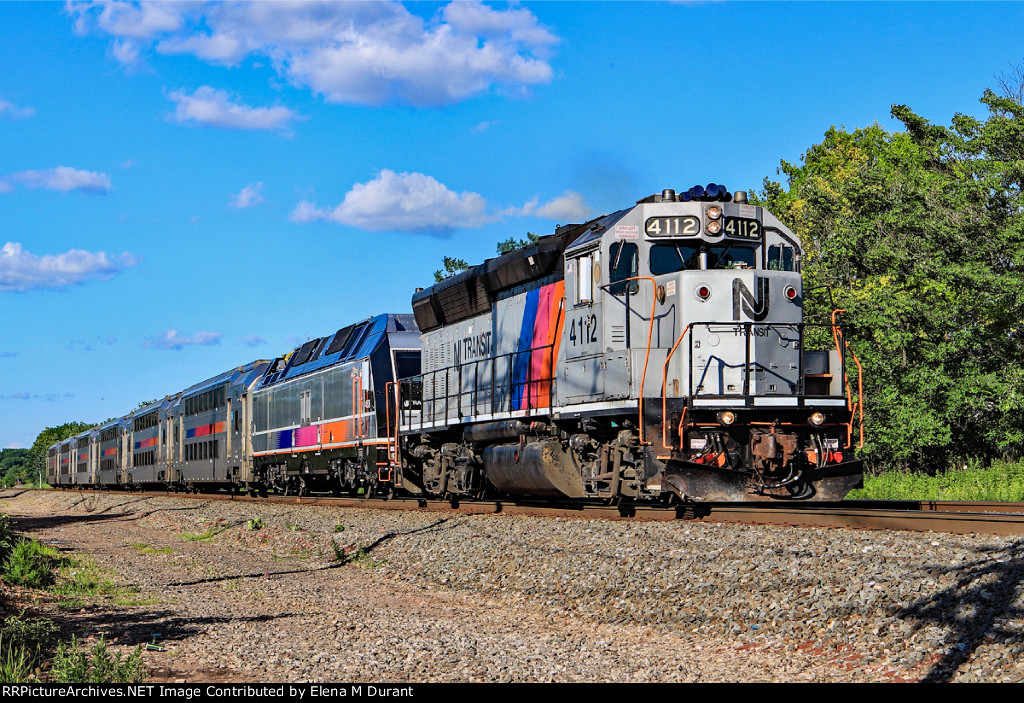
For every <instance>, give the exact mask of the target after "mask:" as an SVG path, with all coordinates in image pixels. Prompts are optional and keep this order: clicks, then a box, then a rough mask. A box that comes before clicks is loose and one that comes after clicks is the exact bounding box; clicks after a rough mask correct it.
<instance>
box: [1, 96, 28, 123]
mask: <svg viewBox="0 0 1024 703" xmlns="http://www.w3.org/2000/svg"><path fill="white" fill-rule="evenodd" d="M34 114H36V111H35V110H33V109H32V108H30V107H18V106H17V105H15V104H14V103H9V102H7V101H6V100H0V119H5V120H20V119H22V118H23V117H31V116H32V115H34Z"/></svg>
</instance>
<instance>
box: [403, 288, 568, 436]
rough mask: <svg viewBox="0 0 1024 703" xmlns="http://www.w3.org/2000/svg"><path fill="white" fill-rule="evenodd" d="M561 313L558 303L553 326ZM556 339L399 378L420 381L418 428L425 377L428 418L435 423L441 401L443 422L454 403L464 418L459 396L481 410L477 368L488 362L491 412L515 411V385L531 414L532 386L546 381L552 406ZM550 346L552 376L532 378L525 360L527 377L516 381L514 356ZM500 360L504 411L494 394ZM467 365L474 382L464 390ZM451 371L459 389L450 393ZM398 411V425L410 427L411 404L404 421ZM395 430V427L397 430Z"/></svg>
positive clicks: (534, 392)
mask: <svg viewBox="0 0 1024 703" xmlns="http://www.w3.org/2000/svg"><path fill="white" fill-rule="evenodd" d="M561 315H562V309H561V306H560V307H559V311H558V317H557V318H556V329H557V323H558V322H560V321H561ZM558 342H559V339H558V337H557V335H556V337H555V339H554V340H552V341H551V342H550V343H548V344H544V345H541V346H536V347H530V348H529V349H522V350H517V351H512V352H506V353H505V354H499V355H496V356H489V357H486V358H483V359H474V360H472V361H466V362H462V363H459V364H452V365H450V366H445V367H443V368H439V369H434V370H432V371H427V372H424V373H421V374H418V375H417V376H410V377H408V378H405V379H400V383H406V384H411V383H414V382H416V380H417V379H419V381H420V383H421V386H422V390H421V395H420V402H421V407H420V422H419V427H420V429H421V430H422V429H423V426H424V423H425V422H426V416H427V410H426V407H425V405H426V403H427V402H428V396H427V394H426V385H427V379H428V378H429V382H430V385H431V392H430V395H429V402H430V405H431V407H430V413H429V414H430V421H431V422H437V420H438V405H439V404H440V403H441V402H442V401H443V402H444V417H443V420H444V421H446V422H447V421H448V420H449V419H450V412H451V406H452V405H453V404H454V405H457V407H456V411H457V412H458V413H459V417H460V418H461V417H463V415H462V397H463V396H464V395H467V394H470V395H471V396H472V400H471V404H472V410H473V413H474V414H476V413H478V412H479V411H480V400H479V391H480V383H479V378H480V374H479V367H480V365H481V364H490V367H491V379H490V389H491V392H490V406H491V413H496V412H515V410H514V409H513V407H512V406H513V395H514V393H515V390H516V388H517V387H518V388H521V389H525V393H524V395H525V398H524V402H525V408H520V409H521V410H525V411H526V412H527V414H530V411H531V410H534V409H535V408H536V407H538V406H537V405H536V403H535V399H537V398H536V397H537V396H538V395H539V393H538V391H537V390H536V389H535V387H537V386H539V384H541V383H543V382H544V381H548V382H549V386H548V389H547V396H548V398H547V401H548V404H547V407H551V405H552V393H553V389H554V384H553V383H550V382H552V381H554V366H555V362H556V359H555V354H554V350H555V348H556V347H557V345H558ZM549 349H550V350H551V352H552V354H551V360H550V362H549V364H548V367H549V368H548V370H549V373H550V374H551V375H550V376H548V377H547V378H533V368H532V367H533V364H532V363H528V364H527V366H526V380H525V381H524V382H519V383H516V381H515V378H514V376H513V370H514V367H515V359H516V358H519V357H520V356H521V355H527V356H530V357H532V355H533V353H534V352H538V351H540V352H542V351H545V350H549ZM502 361H504V362H505V363H506V365H507V367H508V392H507V394H506V395H507V399H506V400H503V401H502V406H504V405H505V403H507V404H508V410H507V411H506V410H501V409H499V407H498V405H497V402H498V394H497V393H495V390H496V387H495V381H496V378H497V373H496V371H497V367H498V365H499V362H502ZM470 365H472V366H473V372H474V373H473V379H474V384H473V388H472V389H471V390H464V389H463V387H462V383H461V378H462V369H463V367H466V366H470ZM453 370H454V371H456V373H457V374H458V375H459V385H458V390H457V391H456V392H454V393H449V392H448V388H449V384H448V381H449V378H450V373H451V372H452V371H453ZM441 373H444V385H445V388H444V392H443V394H440V395H439V394H438V393H437V376H438V374H441ZM453 399H457V403H452V402H450V401H452V400H453ZM398 412H399V424H400V425H401V424H405V421H406V420H407V421H408V424H409V426H410V427H411V424H412V412H413V410H412V406H411V405H410V408H409V412H408V414H406V416H405V419H404V420H403V419H402V417H401V408H399V409H398ZM397 431H398V430H397V429H396V432H397Z"/></svg>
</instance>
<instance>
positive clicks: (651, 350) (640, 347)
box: [397, 184, 862, 501]
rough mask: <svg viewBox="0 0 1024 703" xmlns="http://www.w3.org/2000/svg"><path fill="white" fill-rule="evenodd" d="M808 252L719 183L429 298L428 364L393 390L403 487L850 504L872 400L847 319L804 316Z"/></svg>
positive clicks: (528, 251) (570, 230) (637, 210)
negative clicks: (811, 345) (865, 402)
mask: <svg viewBox="0 0 1024 703" xmlns="http://www.w3.org/2000/svg"><path fill="white" fill-rule="evenodd" d="M802 256H803V250H802V248H801V246H800V242H799V241H798V239H797V237H796V236H795V235H794V234H793V233H792V232H791V231H790V230H788V229H787V228H786V227H785V226H784V225H783V224H782V223H781V222H779V221H778V219H776V218H775V217H774V216H773V215H772V214H771V213H769V212H768V211H766V210H765V209H764V208H763V207H759V206H756V205H752V204H750V203H749V202H748V200H747V195H746V193H744V192H743V191H737V192H736V193H735V195H733V194H730V193H729V192H728V191H727V190H725V188H723V187H719V186H717V185H715V184H709V186H708V187H707V188H704V187H702V186H696V187H694V188H692V189H690V190H689V191H687V192H685V193H682V194H681V195H679V196H677V194H676V193H675V192H674V191H673V190H665V191H663V192H662V193H661V194H656V195H652V196H649V197H647V198H644V199H642V200H640V201H638V202H637V203H636V205H635V206H634V207H631V208H627V209H624V210H619V211H618V212H614V213H611V214H609V215H604V216H602V217H598V218H596V219H594V220H591V221H589V222H586V223H584V224H580V225H568V226H564V227H559V228H558V229H557V231H556V232H555V233H554V234H553V235H551V236H549V237H543V238H541V239H540V240H539V241H537V242H536V243H535V244H533V245H531V246H528V247H526V248H524V249H520V250H517V251H514V252H511V253H508V254H505V255H504V256H500V257H498V258H496V259H492V260H490V261H487V262H485V263H483V264H481V265H479V266H475V267H473V268H470V269H469V270H467V271H465V272H463V273H461V274H459V275H457V276H455V277H453V278H450V279H448V280H445V281H443V282H441V283H438V284H436V285H434V286H433V287H431V288H428V289H426V290H422V291H419V292H417V293H416V294H415V295H414V296H413V300H412V306H413V313H414V314H415V315H416V321H417V323H418V325H419V328H420V331H421V337H422V367H423V373H422V374H421V375H420V376H419V377H417V378H413V379H407V380H403V381H402V382H401V383H400V384H399V395H398V399H397V405H398V407H399V408H400V411H401V412H400V422H399V424H400V432H399V434H400V438H399V439H400V443H401V451H400V452H399V460H400V461H401V466H400V467H399V470H400V472H401V474H402V476H403V477H404V481H405V485H406V490H410V491H422V492H424V493H427V494H431V495H444V494H452V495H469V496H472V495H479V494H481V493H482V492H484V491H486V490H489V489H490V488H491V487H494V488H497V489H498V490H500V491H503V492H506V493H509V494H516V495H540V496H560V497H568V498H592V499H603V500H610V501H618V500H623V499H627V500H644V499H648V500H656V499H665V498H679V499H684V500H700V501H746V500H768V499H791V500H792V499H801V500H838V499H841V498H843V497H844V496H845V495H846V494H847V493H848V492H849V491H850V490H851V489H853V488H855V487H858V486H859V485H861V481H862V463H861V462H860V461H858V460H857V459H856V458H855V456H854V449H855V448H854V446H853V442H854V439H855V434H856V435H857V439H858V440H860V441H862V438H861V437H860V432H861V430H860V422H861V413H862V402H861V400H860V398H859V396H858V398H857V399H854V398H853V397H852V393H851V387H850V384H849V383H848V382H847V377H848V372H849V371H850V369H848V364H849V362H850V360H851V358H852V356H851V355H850V354H849V353H848V347H847V345H846V340H845V338H844V336H843V331H842V326H841V325H840V324H839V322H838V319H836V318H835V316H833V320H831V321H829V322H828V323H826V324H824V325H818V326H814V325H810V324H808V323H806V322H804V320H803V291H802V286H801V276H800V267H801V259H802ZM815 340H816V341H819V342H820V341H823V340H829V341H831V343H832V344H831V346H832V347H833V348H831V349H822V350H811V349H808V348H807V346H806V344H807V342H810V341H815ZM858 387H859V384H858Z"/></svg>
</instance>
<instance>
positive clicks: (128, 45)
mask: <svg viewBox="0 0 1024 703" xmlns="http://www.w3.org/2000/svg"><path fill="white" fill-rule="evenodd" d="M110 53H111V54H112V55H113V57H114V58H115V59H117V60H118V61H119V62H120V63H122V64H124V65H125V66H129V67H136V66H139V65H141V64H142V47H141V46H140V45H139V42H137V41H132V40H131V39H115V40H114V42H113V43H112V44H111V45H110Z"/></svg>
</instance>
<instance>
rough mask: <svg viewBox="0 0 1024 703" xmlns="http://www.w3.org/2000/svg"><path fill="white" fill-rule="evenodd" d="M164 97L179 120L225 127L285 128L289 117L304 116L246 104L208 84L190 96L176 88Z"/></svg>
mask: <svg viewBox="0 0 1024 703" xmlns="http://www.w3.org/2000/svg"><path fill="white" fill-rule="evenodd" d="M167 97H169V98H170V99H171V100H173V101H174V102H175V110H174V119H175V120H177V121H178V122H197V123H199V124H205V125H211V126H213V127H223V128H224V129H287V128H288V127H289V125H290V123H291V122H292V120H297V119H303V118H302V117H301V115H299V114H298V113H296V112H292V111H291V110H289V109H288V108H286V107H281V106H277V107H249V106H248V105H242V104H241V103H236V102H231V98H230V97H229V96H228V94H227V93H226V92H224V91H223V90H214V89H213V88H211V87H210V86H208V85H204V86H201V87H199V88H197V89H196V91H195V92H194V93H193V94H192V95H189V94H188V93H186V92H185V91H184V90H176V91H174V92H172V93H170V94H168V96H167Z"/></svg>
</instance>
